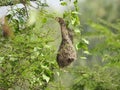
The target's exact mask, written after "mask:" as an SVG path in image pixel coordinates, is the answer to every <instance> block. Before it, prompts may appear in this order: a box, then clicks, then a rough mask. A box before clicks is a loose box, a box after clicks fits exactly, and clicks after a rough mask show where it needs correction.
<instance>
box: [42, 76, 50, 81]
mask: <svg viewBox="0 0 120 90" xmlns="http://www.w3.org/2000/svg"><path fill="white" fill-rule="evenodd" d="M42 76H43V79H44V80H46V82H47V83H48V82H49V80H50V77H48V76H46V75H45V74H43V75H42Z"/></svg>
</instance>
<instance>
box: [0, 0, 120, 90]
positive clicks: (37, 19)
mask: <svg viewBox="0 0 120 90" xmlns="http://www.w3.org/2000/svg"><path fill="white" fill-rule="evenodd" d="M115 1H116V2H115ZM115 1H113V0H106V1H104V0H100V1H98V0H92V1H89V0H86V1H85V2H78V0H74V2H73V5H74V7H73V9H72V10H71V8H70V6H69V5H68V3H70V2H71V0H68V2H65V1H64V0H62V1H61V0H60V3H61V5H62V6H67V7H68V8H69V9H68V10H67V11H65V12H64V13H63V18H64V19H65V21H66V22H67V25H68V27H70V28H72V29H73V31H74V46H75V47H76V50H77V55H78V59H77V60H76V61H75V62H74V63H72V65H70V66H68V67H67V68H64V69H60V68H59V67H58V65H57V63H56V53H57V50H58V47H59V44H60V40H61V38H60V28H59V24H58V23H57V22H56V21H55V20H54V18H55V17H56V16H58V15H57V14H56V13H50V12H48V11H47V10H46V9H45V8H44V7H46V6H47V4H46V3H43V4H42V3H41V4H40V6H41V7H42V8H40V9H39V10H37V11H34V10H33V11H30V12H29V17H27V12H26V10H25V8H22V9H12V10H11V11H9V12H10V14H9V15H7V16H6V17H7V18H8V22H9V26H10V27H11V29H12V30H13V32H14V38H5V37H3V35H2V27H0V31H1V32H0V90H120V85H119V82H120V20H119V17H120V16H119V11H120V10H119V7H120V3H119V0H115ZM28 2H29V1H28ZM88 3H89V4H88ZM28 4H29V3H28ZM45 5H46V6H45ZM88 5H89V6H88ZM99 6H101V7H99ZM98 12H99V13H98ZM14 17H15V18H14ZM51 22H52V23H51Z"/></svg>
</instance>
